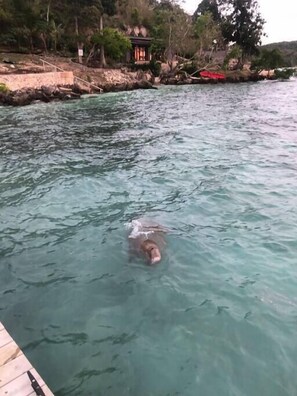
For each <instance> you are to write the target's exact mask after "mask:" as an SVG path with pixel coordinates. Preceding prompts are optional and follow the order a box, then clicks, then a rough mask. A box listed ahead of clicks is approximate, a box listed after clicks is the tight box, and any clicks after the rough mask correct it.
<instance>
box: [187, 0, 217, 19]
mask: <svg viewBox="0 0 297 396" xmlns="http://www.w3.org/2000/svg"><path fill="white" fill-rule="evenodd" d="M206 13H210V14H211V16H212V18H213V20H214V21H215V22H221V14H220V11H219V6H218V3H217V0H202V1H201V3H200V4H199V5H198V8H197V9H196V11H195V12H194V14H193V20H194V21H196V20H197V19H198V18H199V17H200V16H201V15H205V14H206Z"/></svg>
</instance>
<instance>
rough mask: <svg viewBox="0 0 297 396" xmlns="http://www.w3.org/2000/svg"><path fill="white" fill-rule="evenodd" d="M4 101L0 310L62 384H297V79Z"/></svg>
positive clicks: (242, 388)
mask: <svg viewBox="0 0 297 396" xmlns="http://www.w3.org/2000/svg"><path fill="white" fill-rule="evenodd" d="M0 117H1V126H0V139H1V157H0V166H1V176H0V218H1V222H0V232H1V234H0V235H1V250H0V291H1V299H0V318H1V321H2V322H3V323H4V325H5V326H6V327H7V328H8V330H9V331H10V332H11V334H12V335H13V337H14V338H15V339H16V341H17V342H18V343H19V344H20V346H21V347H22V348H23V350H24V351H25V353H26V354H27V356H28V357H29V359H30V360H31V361H32V362H33V364H34V366H35V367H36V368H37V370H38V371H39V372H40V374H41V375H42V376H43V377H44V379H45V380H46V382H47V383H48V385H49V387H50V388H51V389H52V390H53V391H54V393H55V394H56V395H58V396H62V395H95V396H97V395H102V396H103V395H104V396H118V395H119V396H126V395H129V396H130V395H133V396H139V395H141V396H149V395H152V396H167V395H168V396H169V395H170V396H171V395H172V396H173V395H182V396H194V395H195V396H196V395H203V396H204V395H206V396H217V395H221V396H224V395H226V396H231V395H234V396H241V395H242V396H243V395H244V396H254V395H261V396H266V395H267V396H280V395H281V396H284V395H290V396H291V395H292V396H293V395H296V389H297V377H296V366H297V338H296V328H297V261H296V260H297V239H296V238H297V130H296V126H297V83H296V81H293V82H288V83H257V84H240V85H218V86H193V87H189V86H185V87H163V88H161V89H159V90H158V91H135V92H129V93H118V94H108V95H103V96H100V97H97V98H88V99H84V100H81V101H76V102H71V103H52V104H36V105H32V106H29V107H24V108H1V109H0ZM141 216H149V217H151V218H153V219H155V220H156V221H158V222H160V223H162V224H164V225H165V226H167V227H169V228H170V229H171V232H170V234H169V235H168V236H167V249H166V253H165V256H164V258H163V261H162V262H161V263H160V264H159V265H158V266H155V267H149V266H146V265H145V264H144V263H143V262H142V261H141V260H140V259H137V258H135V259H134V260H133V261H132V262H129V259H128V247H127V231H126V224H127V223H128V222H130V221H131V220H132V219H134V218H137V217H141Z"/></svg>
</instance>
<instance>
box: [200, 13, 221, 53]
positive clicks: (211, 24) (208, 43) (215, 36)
mask: <svg viewBox="0 0 297 396" xmlns="http://www.w3.org/2000/svg"><path fill="white" fill-rule="evenodd" d="M194 32H195V37H196V38H197V40H198V43H199V57H200V58H201V57H202V54H203V51H204V50H209V49H210V48H212V49H213V44H214V40H216V41H215V42H218V41H221V29H220V26H219V24H218V23H216V22H215V21H214V19H213V17H212V14H211V13H210V12H206V13H205V14H202V15H201V16H199V17H198V18H197V20H196V22H195V25H194Z"/></svg>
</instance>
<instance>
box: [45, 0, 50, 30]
mask: <svg viewBox="0 0 297 396" xmlns="http://www.w3.org/2000/svg"><path fill="white" fill-rule="evenodd" d="M50 6H51V2H50V1H49V2H48V5H47V10H46V22H47V24H48V23H49V13H50Z"/></svg>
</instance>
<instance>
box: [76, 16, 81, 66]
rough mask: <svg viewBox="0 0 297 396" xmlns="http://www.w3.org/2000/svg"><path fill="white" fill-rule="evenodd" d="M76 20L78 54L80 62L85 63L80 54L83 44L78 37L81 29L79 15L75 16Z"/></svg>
mask: <svg viewBox="0 0 297 396" xmlns="http://www.w3.org/2000/svg"><path fill="white" fill-rule="evenodd" d="M74 21H75V34H76V37H77V54H78V63H83V61H82V56H81V55H80V50H82V49H83V44H82V43H80V42H79V39H78V35H79V31H78V19H77V16H76V17H74Z"/></svg>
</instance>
